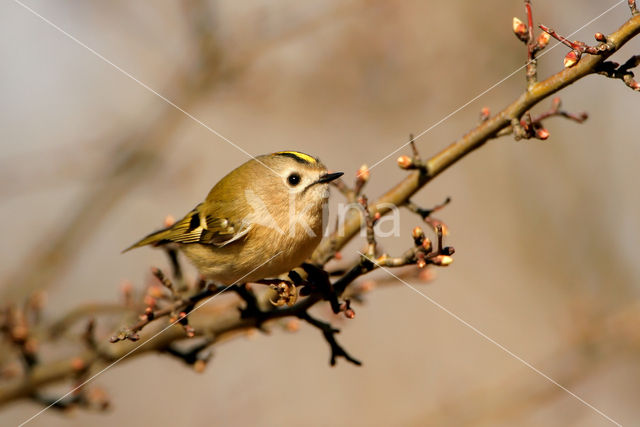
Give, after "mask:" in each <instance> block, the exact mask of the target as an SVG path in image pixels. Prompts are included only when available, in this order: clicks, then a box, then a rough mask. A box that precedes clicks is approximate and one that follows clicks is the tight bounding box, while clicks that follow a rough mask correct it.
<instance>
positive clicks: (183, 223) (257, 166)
mask: <svg viewBox="0 0 640 427" xmlns="http://www.w3.org/2000/svg"><path fill="white" fill-rule="evenodd" d="M340 176H342V172H338V173H328V172H327V168H326V167H325V166H324V165H323V164H322V163H321V162H320V161H319V160H318V159H316V158H315V157H312V156H309V155H308V154H304V153H300V152H298V151H280V152H277V153H273V154H265V155H263V156H259V157H256V158H253V159H251V160H249V161H248V162H246V163H244V164H243V165H241V166H239V167H238V168H236V169H234V170H233V171H231V172H230V173H229V174H228V175H226V176H225V177H224V178H222V179H221V180H220V181H219V182H218V183H217V184H216V185H215V186H214V187H213V188H212V189H211V191H210V192H209V195H208V196H207V198H206V200H205V201H204V202H203V203H200V204H199V205H198V206H196V207H195V208H194V209H193V210H192V211H191V212H189V213H188V214H187V215H186V216H185V217H184V218H182V219H181V220H179V221H177V222H176V223H174V224H173V225H172V226H170V227H168V228H165V229H163V230H160V231H156V232H155V233H151V234H150V235H148V236H147V237H145V238H143V239H142V240H140V241H139V242H137V243H135V244H133V245H132V246H131V247H129V248H127V249H125V251H124V252H126V251H128V250H130V249H133V248H137V247H140V246H145V245H153V246H161V245H175V246H176V247H177V248H178V249H180V250H181V251H182V252H183V253H184V254H185V255H186V257H187V258H188V259H189V260H191V262H193V264H194V265H195V266H196V268H197V269H198V271H199V272H200V273H201V274H202V275H203V276H204V277H205V278H207V279H209V280H212V281H214V282H215V283H218V284H222V285H231V284H233V283H236V282H239V281H240V282H242V283H244V282H255V281H257V280H261V279H265V278H273V277H277V276H279V275H281V274H284V273H287V272H289V271H290V270H291V269H293V268H295V267H297V266H299V265H300V264H302V263H303V262H304V261H305V260H306V259H307V258H309V256H310V255H311V253H312V252H313V250H314V249H315V248H316V246H317V245H318V243H320V240H321V239H322V232H323V213H324V212H323V211H324V207H325V205H326V200H327V197H328V189H329V182H331V181H333V180H334V179H336V178H339V177H340Z"/></svg>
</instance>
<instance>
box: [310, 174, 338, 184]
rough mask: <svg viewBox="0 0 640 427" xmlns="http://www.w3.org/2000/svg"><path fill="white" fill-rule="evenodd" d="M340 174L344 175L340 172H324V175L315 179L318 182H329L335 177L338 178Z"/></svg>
mask: <svg viewBox="0 0 640 427" xmlns="http://www.w3.org/2000/svg"><path fill="white" fill-rule="evenodd" d="M342 175H344V173H342V172H336V173H325V174H324V175H322V176H320V178H318V180H317V181H316V183H318V184H325V183H327V182H331V181H333V180H335V179H338V178H340V177H341V176H342Z"/></svg>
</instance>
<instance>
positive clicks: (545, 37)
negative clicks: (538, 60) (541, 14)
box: [536, 32, 551, 49]
mask: <svg viewBox="0 0 640 427" xmlns="http://www.w3.org/2000/svg"><path fill="white" fill-rule="evenodd" d="M549 40H551V36H550V35H549V33H546V32H542V33H540V35H539V36H538V40H537V41H536V44H537V45H538V49H544V48H545V47H546V46H547V45H548V44H549Z"/></svg>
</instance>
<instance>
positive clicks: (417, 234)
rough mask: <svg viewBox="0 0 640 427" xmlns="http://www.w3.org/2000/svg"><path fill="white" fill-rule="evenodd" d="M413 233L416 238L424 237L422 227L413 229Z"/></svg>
mask: <svg viewBox="0 0 640 427" xmlns="http://www.w3.org/2000/svg"><path fill="white" fill-rule="evenodd" d="M411 235H412V236H413V238H414V239H420V238H422V237H424V231H423V230H422V228H420V227H416V228H414V229H413V231H411Z"/></svg>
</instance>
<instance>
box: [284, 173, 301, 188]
mask: <svg viewBox="0 0 640 427" xmlns="http://www.w3.org/2000/svg"><path fill="white" fill-rule="evenodd" d="M287 182H288V183H289V185H291V186H292V187H295V186H296V185H298V184H300V174H299V173H298V172H294V173H292V174H291V175H289V177H288V178H287Z"/></svg>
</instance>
